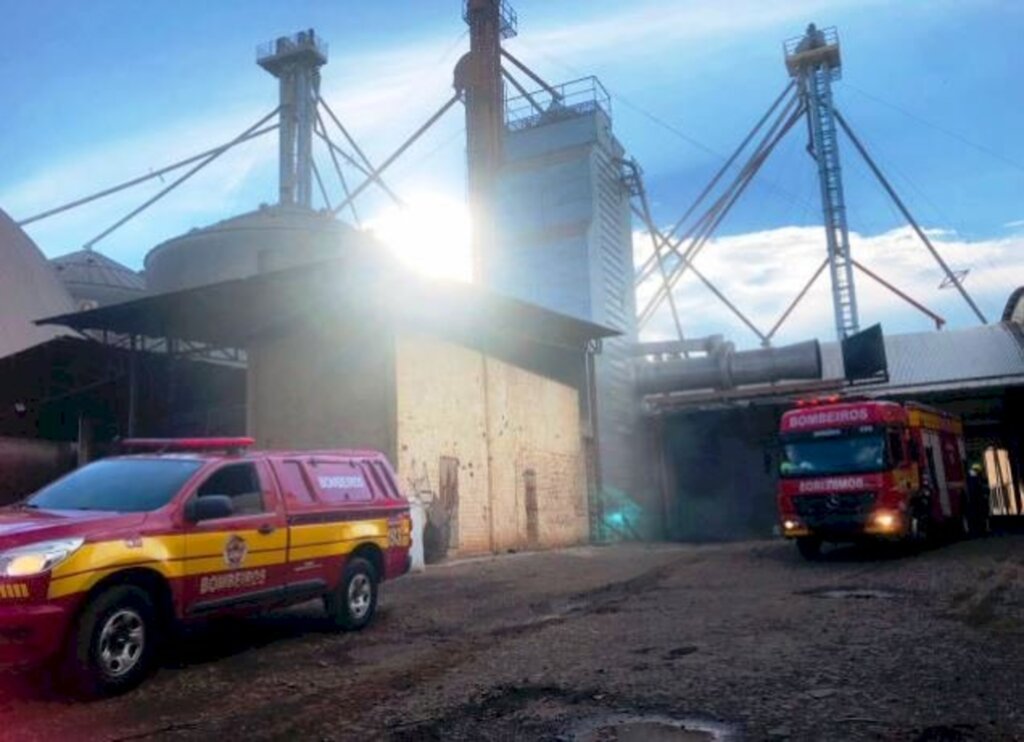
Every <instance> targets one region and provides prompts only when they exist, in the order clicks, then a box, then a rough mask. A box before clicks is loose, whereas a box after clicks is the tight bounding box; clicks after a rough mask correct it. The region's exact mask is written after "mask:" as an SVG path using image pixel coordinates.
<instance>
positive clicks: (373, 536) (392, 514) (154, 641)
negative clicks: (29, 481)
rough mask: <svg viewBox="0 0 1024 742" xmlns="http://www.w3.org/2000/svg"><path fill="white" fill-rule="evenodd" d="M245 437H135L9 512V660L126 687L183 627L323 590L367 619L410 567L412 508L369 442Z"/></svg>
mask: <svg viewBox="0 0 1024 742" xmlns="http://www.w3.org/2000/svg"><path fill="white" fill-rule="evenodd" d="M252 443H253V441H252V439H251V438H188V439H174V440H170V439H159V440H158V439H148V440H147V439H137V440H133V441H125V442H124V445H125V446H126V447H128V448H131V449H137V450H139V451H151V452H146V453H143V452H140V453H136V454H134V455H127V456H116V457H111V458H108V459H102V460H100V461H95V462H93V463H91V464H88V465H86V466H84V467H82V468H81V469H78V470H77V471H75V472H72V473H71V474H68V475H67V476H65V477H64V478H62V479H59V480H57V481H56V482H53V483H52V484H50V485H48V486H46V487H44V488H43V489H41V490H40V491H39V492H37V493H36V494H35V495H33V496H32V497H30V498H28V499H27V500H25V501H24V502H22V503H19V504H17V505H13V506H11V507H7V508H0V665H6V664H11V665H21V664H40V663H44V662H47V661H50V660H57V663H56V665H57V667H58V669H60V670H61V678H62V679H64V680H67V681H68V682H69V683H70V685H71V687H72V688H74V689H76V690H79V691H81V692H83V693H84V694H86V695H109V694H113V693H120V692H123V691H125V690H128V689H129V688H131V687H134V686H135V685H137V684H138V683H140V682H141V681H142V680H143V679H144V677H145V676H146V675H147V674H148V672H149V671H150V670H151V669H153V667H154V666H155V662H154V660H155V659H156V657H157V653H158V649H159V648H160V647H161V646H162V645H164V644H165V643H166V640H167V639H168V638H169V637H170V636H172V635H173V634H174V633H175V631H174V627H175V626H177V625H179V624H184V623H189V622H193V621H197V620H205V619H207V618H210V617H212V616H221V615H236V614H246V613H251V612H258V611H261V610H266V609H270V608H276V607H281V606H286V605H291V604H295V603H301V602H304V601H307V600H311V599H316V598H319V599H322V600H323V603H324V607H325V609H326V611H327V614H328V616H329V618H330V620H331V621H332V622H333V623H334V625H336V626H337V627H338V628H339V629H348V630H353V629H361V628H363V627H364V626H366V625H368V624H369V623H370V621H371V620H372V619H373V616H374V613H375V609H376V606H377V590H378V586H379V584H380V583H381V582H383V581H385V580H391V579H394V578H396V577H399V576H401V575H403V574H405V573H406V572H408V571H409V565H410V557H409V547H410V545H411V531H412V526H411V521H410V516H409V503H408V502H407V501H406V499H405V497H404V496H403V495H402V492H401V489H400V486H399V484H398V480H397V477H396V476H395V473H394V471H393V470H392V469H391V465H390V464H389V463H388V461H387V459H386V458H385V457H384V455H383V454H380V453H377V452H374V451H340V450H332V451H247V450H246V449H247V447H248V446H250V445H252Z"/></svg>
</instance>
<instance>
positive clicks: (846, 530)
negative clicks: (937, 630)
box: [778, 398, 987, 559]
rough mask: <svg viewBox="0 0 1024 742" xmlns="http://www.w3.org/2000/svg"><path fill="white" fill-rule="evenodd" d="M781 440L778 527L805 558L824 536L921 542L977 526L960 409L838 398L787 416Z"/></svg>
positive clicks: (811, 555)
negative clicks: (956, 413) (958, 414)
mask: <svg viewBox="0 0 1024 742" xmlns="http://www.w3.org/2000/svg"><path fill="white" fill-rule="evenodd" d="M780 439H781V440H780V443H781V448H782V459H781V463H780V467H779V474H780V480H779V489H778V507H779V518H780V521H781V523H780V525H781V527H782V533H783V535H784V536H785V537H786V538H787V539H792V540H794V541H795V542H796V545H797V548H798V549H799V550H800V553H801V554H802V555H803V556H804V557H805V558H807V559H815V558H817V557H818V556H819V555H820V553H821V545H822V542H824V541H829V542H850V541H858V540H861V539H883V540H889V541H903V542H908V543H911V544H914V543H917V544H920V543H923V542H925V541H926V540H928V539H929V538H930V537H931V536H934V535H936V534H937V533H939V532H940V531H945V532H947V533H949V532H954V533H957V532H958V533H962V534H965V535H966V534H968V533H970V532H971V531H972V530H973V529H974V528H975V527H977V525H978V519H977V516H976V513H977V510H978V508H977V504H976V503H973V502H972V501H971V495H970V494H969V492H968V486H967V466H966V462H965V450H964V436H963V424H962V423H961V421H960V420H959V418H957V417H955V416H953V415H950V414H947V413H945V412H942V411H940V410H937V409H933V408H930V407H926V406H924V405H920V404H916V403H910V402H908V403H906V404H899V403H896V402H882V401H839V400H838V399H837V398H831V399H827V400H822V401H813V402H805V403H801V404H799V405H798V407H797V408H796V409H794V410H789V411H788V412H786V413H784V414H783V416H782V423H781V430H780ZM986 510H987V508H986Z"/></svg>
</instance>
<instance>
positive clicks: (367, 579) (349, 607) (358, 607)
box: [324, 557, 378, 631]
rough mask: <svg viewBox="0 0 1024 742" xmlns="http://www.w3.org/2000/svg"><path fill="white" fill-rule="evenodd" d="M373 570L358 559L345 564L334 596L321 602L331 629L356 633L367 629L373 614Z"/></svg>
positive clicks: (374, 572) (363, 560)
mask: <svg viewBox="0 0 1024 742" xmlns="http://www.w3.org/2000/svg"><path fill="white" fill-rule="evenodd" d="M377 582H378V579H377V570H375V569H374V568H373V565H372V564H370V563H369V562H368V561H366V560H365V559H363V558H361V557H356V558H355V559H351V560H349V562H348V563H347V564H346V565H345V569H344V570H343V571H342V573H341V580H340V581H339V582H338V587H337V589H335V591H334V592H332V593H329V594H328V595H327V597H326V599H325V600H324V604H325V607H326V608H327V614H328V615H329V616H330V617H331V620H332V621H333V622H334V625H335V626H337V627H338V628H339V629H343V630H344V631H358V630H359V629H362V628H364V627H366V626H367V625H369V623H370V622H371V621H372V620H373V616H374V613H375V612H376V611H377Z"/></svg>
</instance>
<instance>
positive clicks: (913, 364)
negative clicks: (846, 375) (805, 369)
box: [821, 322, 1024, 394]
mask: <svg viewBox="0 0 1024 742" xmlns="http://www.w3.org/2000/svg"><path fill="white" fill-rule="evenodd" d="M885 355H886V358H887V359H888V362H889V382H888V383H887V384H884V385H872V386H871V387H870V391H871V393H872V394H875V393H881V394H886V393H889V392H892V391H893V390H896V389H899V390H900V391H909V390H911V389H918V388H921V389H924V388H927V389H929V390H939V389H943V388H958V387H966V386H975V385H978V384H984V382H995V381H996V380H998V379H1006V378H1007V377H1015V376H1016V377H1020V378H1021V379H1022V380H1024V334H1022V332H1021V327H1020V325H1017V324H1016V323H1013V322H998V323H995V324H991V325H980V326H978V327H967V328H963V329H958V330H942V331H931V332H917V333H908V334H904V335H887V336H886V337H885ZM821 360H822V366H823V377H824V378H826V379H835V378H841V377H842V375H843V362H842V356H841V354H840V351H839V345H838V343H822V346H821Z"/></svg>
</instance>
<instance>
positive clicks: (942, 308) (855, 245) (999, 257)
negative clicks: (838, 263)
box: [637, 227, 1024, 347]
mask: <svg viewBox="0 0 1024 742" xmlns="http://www.w3.org/2000/svg"><path fill="white" fill-rule="evenodd" d="M929 235H930V236H931V239H932V240H933V243H934V244H935V247H936V248H937V249H938V251H939V252H940V254H941V255H942V257H943V258H944V259H945V260H946V262H947V263H948V264H949V265H950V267H951V268H952V269H953V270H960V269H964V268H970V273H969V275H968V277H967V280H966V282H965V287H966V288H967V290H968V291H969V292H970V294H971V296H972V297H973V298H974V300H975V301H976V302H977V303H978V304H979V305H980V306H981V308H982V311H983V312H984V313H985V314H986V315H987V317H988V319H989V320H990V321H991V320H994V319H997V318H998V316H999V314H1000V313H1001V311H1002V308H1003V305H1004V303H1005V301H1006V298H1007V296H1008V295H1009V294H1010V292H1011V291H1012V290H1013V289H1015V288H1017V286H1019V285H1020V284H1021V283H1022V277H1024V236H1014V237H1008V238H1003V239H992V240H980V241H968V240H963V239H959V238H958V237H956V235H954V234H952V233H950V232H946V231H943V230H929ZM850 238H851V251H852V253H853V255H854V257H855V258H856V259H857V261H858V262H860V263H862V264H863V265H864V266H866V267H867V268H869V269H870V270H872V271H873V272H875V273H877V274H878V275H880V276H881V277H882V278H884V279H885V280H886V281H888V282H890V283H892V284H894V285H895V286H897V287H898V288H899V289H900V290H902V291H904V292H905V293H907V294H909V295H910V296H911V297H912V298H914V299H915V300H917V301H919V302H920V303H922V304H924V305H925V306H927V307H928V308H930V309H932V310H933V311H935V312H937V313H938V314H939V315H941V316H943V317H945V318H946V320H947V321H948V323H949V326H953V327H955V326H965V325H970V324H976V323H977V322H978V320H977V318H976V317H974V315H973V313H971V311H970V309H969V308H968V307H967V305H966V303H965V302H964V301H963V299H962V298H961V297H960V295H959V294H958V293H957V292H956V290H955V289H953V288H948V289H939V288H938V286H939V284H940V282H941V281H942V278H943V274H942V271H941V269H940V268H939V266H938V265H937V264H936V263H935V261H934V259H933V258H932V256H931V255H930V254H929V253H928V251H927V250H926V249H925V247H924V246H923V245H922V244H921V242H920V240H918V238H917V237H916V235H914V233H913V231H912V230H911V229H910V228H909V227H905V228H900V229H895V230H892V231H889V232H885V233H883V234H879V235H874V236H864V235H860V234H856V233H854V234H851V235H850ZM637 244H638V246H639V247H640V249H639V250H638V255H640V256H641V257H642V256H644V255H649V254H650V250H649V247H648V245H649V239H647V238H646V236H643V237H641V238H640V240H639V242H638V243H637ZM824 250H825V248H824V237H823V235H822V231H821V227H783V228H780V229H772V230H767V231H763V232H754V233H750V234H742V235H735V236H728V237H722V238H719V239H716V240H714V241H712V242H710V243H708V245H707V246H706V247H705V248H704V251H703V252H702V253H701V254H700V256H699V258H698V259H697V261H696V265H697V267H698V268H699V269H700V271H701V272H702V273H703V274H704V275H705V276H706V277H707V278H708V279H709V280H711V281H712V282H713V283H715V285H716V286H717V287H718V288H719V289H720V290H721V291H722V292H723V293H724V294H725V295H726V296H727V297H729V299H730V300H732V301H733V302H734V303H735V304H736V305H737V306H738V307H739V308H740V309H741V310H742V311H743V312H744V313H745V314H746V315H747V316H748V317H750V318H751V319H752V320H753V322H754V323H755V324H756V325H757V326H758V327H759V328H760V329H761V330H762V332H767V331H768V330H769V329H770V328H771V326H772V325H773V324H774V323H775V321H776V320H777V319H778V318H779V316H780V315H781V314H782V312H783V310H784V309H785V308H786V306H787V305H788V304H789V302H790V301H791V300H792V299H793V298H794V297H795V296H796V294H797V293H798V292H799V291H800V289H801V288H802V287H803V285H804V284H805V282H806V281H807V280H808V279H809V278H810V277H811V275H812V274H813V273H814V270H815V269H816V268H817V267H818V265H820V263H821V261H822V260H823V259H824V257H825V252H824ZM855 285H856V289H857V301H858V306H859V310H860V323H861V326H862V327H866V326H868V325H871V324H874V323H875V322H881V323H882V325H883V328H884V329H885V331H886V332H890V333H893V332H900V331H902V332H907V331H915V330H927V329H931V328H933V327H934V325H933V324H932V322H931V320H929V319H928V318H927V317H925V316H924V315H922V314H920V313H919V312H917V310H915V309H914V308H912V307H911V306H909V305H908V304H906V303H905V302H904V301H903V300H902V299H900V298H899V297H897V296H895V295H894V294H892V293H891V292H890V291H888V290H887V289H885V288H883V287H882V286H880V285H879V284H878V283H876V282H875V281H874V280H872V279H871V278H869V277H868V276H866V275H864V274H863V273H860V272H859V271H858V272H856V273H855ZM652 289H653V287H652V286H651V285H648V286H645V287H643V289H642V290H641V297H640V298H639V299H638V301H640V302H641V304H642V303H643V299H644V297H645V296H649V295H650V294H651V292H652ZM675 298H676V304H677V306H678V307H679V311H680V314H681V316H682V323H683V328H684V331H685V332H686V333H687V334H689V335H693V336H697V335H707V334H711V333H716V332H721V333H723V334H725V335H727V336H728V337H730V338H731V339H733V340H735V341H736V342H737V344H738V345H741V346H744V347H751V346H755V345H757V342H758V341H757V338H756V337H755V336H754V335H753V333H751V332H750V330H749V329H747V328H746V327H745V326H744V325H743V324H742V322H741V321H740V320H739V319H737V318H736V317H735V316H734V315H733V314H732V313H731V312H730V311H729V310H728V309H727V308H725V307H724V305H722V304H721V303H720V302H719V301H718V300H717V299H716V298H715V297H714V296H713V295H712V294H711V293H710V292H709V291H708V290H707V289H706V288H705V287H704V286H703V285H701V284H700V283H699V281H698V280H697V279H696V278H695V277H694V276H692V275H688V276H685V277H684V278H683V279H682V281H681V282H680V284H679V286H678V287H677V289H676V292H675ZM673 334H674V330H673V324H672V321H671V317H670V315H669V313H668V309H667V308H666V307H662V308H661V309H659V311H658V313H657V315H656V316H655V317H654V319H653V320H652V321H651V323H650V325H649V326H648V328H647V331H646V333H645V335H646V337H647V338H649V339H655V338H666V337H671V336H672V335H673ZM834 336H835V329H834V324H833V319H832V298H831V288H830V281H829V274H828V271H827V270H826V271H825V272H824V273H822V275H821V276H820V277H819V279H818V281H817V283H816V284H815V285H814V287H813V288H812V289H811V291H810V292H809V293H808V295H807V296H806V297H805V299H804V301H803V303H802V304H801V305H800V306H798V308H797V309H796V310H795V311H794V312H793V314H792V315H791V316H790V317H789V319H788V320H787V322H786V324H784V325H783V327H782V329H781V330H780V331H779V333H778V334H777V336H776V343H777V344H785V343H788V342H795V341H798V340H803V339H807V338H809V337H818V338H822V339H830V338H832V337H834Z"/></svg>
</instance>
